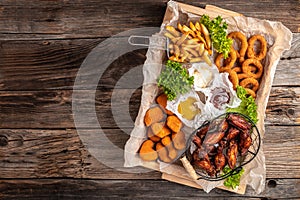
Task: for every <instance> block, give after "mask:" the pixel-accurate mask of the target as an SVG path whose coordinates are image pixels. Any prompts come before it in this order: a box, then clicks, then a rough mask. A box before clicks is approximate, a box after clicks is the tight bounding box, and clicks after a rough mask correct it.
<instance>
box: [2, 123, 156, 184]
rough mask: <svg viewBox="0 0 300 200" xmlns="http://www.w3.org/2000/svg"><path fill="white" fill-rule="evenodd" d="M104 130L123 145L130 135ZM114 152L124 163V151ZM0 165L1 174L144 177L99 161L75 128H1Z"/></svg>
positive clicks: (147, 176) (116, 159)
mask: <svg viewBox="0 0 300 200" xmlns="http://www.w3.org/2000/svg"><path fill="white" fill-rule="evenodd" d="M91 131H95V130H91ZM87 132H89V130H87ZM104 132H105V134H106V135H107V137H108V138H109V139H110V140H111V141H113V143H114V144H115V145H118V146H120V148H123V147H124V144H125V142H126V140H127V139H128V137H129V136H128V135H127V134H125V133H124V132H122V131H121V130H117V129H115V130H105V131H104ZM103 150H106V151H109V150H110V149H103ZM113 153H115V154H113ZM111 155H114V156H111V159H112V161H114V162H115V163H123V154H119V153H117V152H112V154H111ZM0 166H1V170H0V177H1V178H15V177H18V178H29V177H30V178H46V177H70V178H90V177H94V178H109V179H118V178H124V179H138V178H140V174H137V173H128V172H125V171H124V170H125V169H123V171H120V170H116V169H112V168H110V167H107V166H106V165H105V164H102V163H100V162H99V161H97V160H96V159H95V158H94V157H92V156H91V155H90V154H89V153H88V151H87V150H86V148H85V147H84V146H83V144H82V142H81V140H80V138H79V137H78V134H77V132H76V130H74V129H72V130H28V129H17V130H10V129H9V130H8V129H0ZM120 166H122V165H120ZM143 178H144V179H149V178H151V179H153V178H160V173H158V172H153V171H152V173H144V174H143Z"/></svg>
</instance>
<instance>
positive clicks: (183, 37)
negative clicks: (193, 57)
mask: <svg viewBox="0 0 300 200" xmlns="http://www.w3.org/2000/svg"><path fill="white" fill-rule="evenodd" d="M187 37H188V34H186V33H185V34H183V35H182V36H181V38H180V39H179V40H178V41H177V42H176V44H177V45H178V46H180V45H181V44H182V43H183V42H184V40H186V38H187Z"/></svg>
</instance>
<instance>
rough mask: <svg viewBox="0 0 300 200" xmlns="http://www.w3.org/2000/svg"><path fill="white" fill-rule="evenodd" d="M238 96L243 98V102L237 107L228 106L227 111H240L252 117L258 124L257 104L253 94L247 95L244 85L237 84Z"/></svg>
mask: <svg viewBox="0 0 300 200" xmlns="http://www.w3.org/2000/svg"><path fill="white" fill-rule="evenodd" d="M236 93H237V96H238V97H239V98H240V99H241V100H242V102H241V104H240V105H239V106H238V107H236V108H228V109H227V112H238V113H242V114H244V115H247V116H249V117H250V119H251V120H252V121H253V122H254V123H255V124H256V123H257V121H258V119H257V105H256V103H255V100H254V98H253V97H252V96H249V95H247V91H246V90H245V88H243V87H242V86H237V89H236Z"/></svg>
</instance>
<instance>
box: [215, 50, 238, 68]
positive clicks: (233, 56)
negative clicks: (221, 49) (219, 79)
mask: <svg viewBox="0 0 300 200" xmlns="http://www.w3.org/2000/svg"><path fill="white" fill-rule="evenodd" d="M236 58H237V56H236V51H235V50H234V48H231V49H230V52H229V57H228V58H226V60H224V56H223V54H219V55H218V56H217V58H216V60H215V64H216V66H217V67H218V69H219V72H224V71H228V70H230V69H231V68H232V67H233V65H234V63H235V61H236ZM222 59H223V65H222V64H221V61H222Z"/></svg>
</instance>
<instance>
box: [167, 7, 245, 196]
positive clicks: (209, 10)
mask: <svg viewBox="0 0 300 200" xmlns="http://www.w3.org/2000/svg"><path fill="white" fill-rule="evenodd" d="M176 3H177V4H178V6H179V8H182V9H183V10H185V11H187V12H189V13H192V14H196V15H203V14H207V15H209V16H210V17H217V16H219V15H220V16H222V17H223V18H227V17H233V16H242V14H240V13H237V12H234V11H230V10H225V9H223V8H219V7H217V6H213V5H206V6H205V9H203V8H199V7H195V6H191V5H188V4H184V3H179V2H176ZM170 15H171V13H170V10H168V9H167V10H166V13H165V16H164V21H165V20H167V19H168V18H169V16H170ZM162 179H165V180H168V181H171V182H175V183H179V184H182V185H186V186H189V187H194V188H198V189H202V187H201V186H200V185H198V184H197V183H196V182H195V181H194V180H193V178H191V177H187V176H184V175H182V174H167V173H162ZM218 188H219V189H223V190H227V191H230V192H234V193H237V194H245V191H246V184H241V185H240V186H239V187H238V188H236V189H235V190H233V189H230V188H227V187H225V186H220V187H218Z"/></svg>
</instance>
